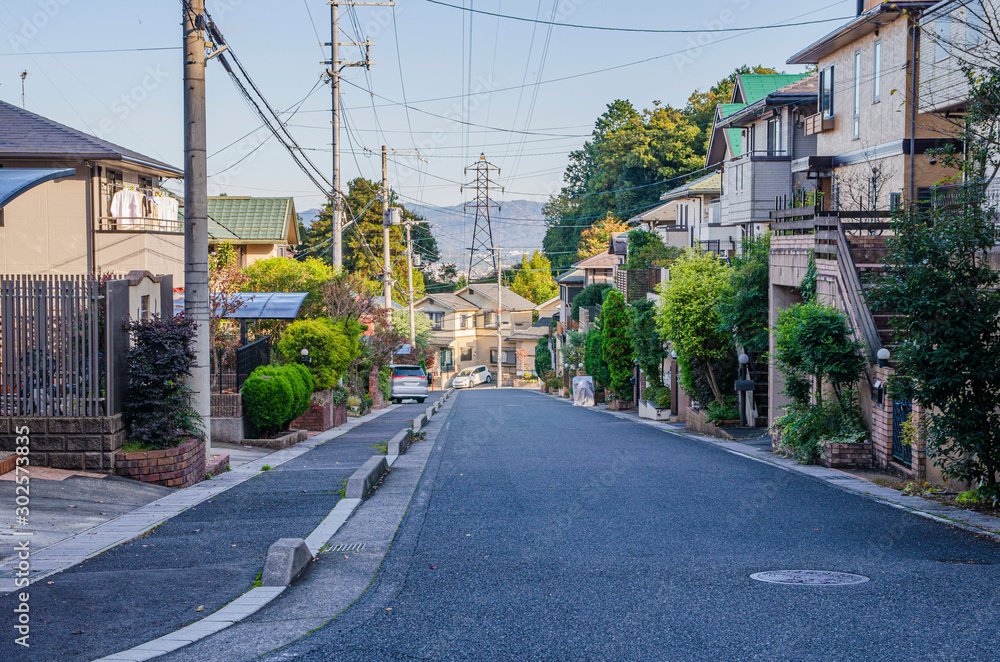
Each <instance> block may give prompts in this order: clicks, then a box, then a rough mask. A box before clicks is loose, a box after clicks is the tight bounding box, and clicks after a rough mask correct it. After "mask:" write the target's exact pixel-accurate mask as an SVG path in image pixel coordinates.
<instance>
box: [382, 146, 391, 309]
mask: <svg viewBox="0 0 1000 662" xmlns="http://www.w3.org/2000/svg"><path fill="white" fill-rule="evenodd" d="M391 229H392V217H391V216H390V213H389V157H388V155H387V152H386V147H385V145H382V270H383V272H384V273H383V275H382V296H383V297H384V298H385V301H384V302H383V303H384V304H385V309H386V310H388V311H390V314H391V313H392V255H391V253H390V251H389V231H390V230H391Z"/></svg>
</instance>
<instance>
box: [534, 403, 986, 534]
mask: <svg viewBox="0 0 1000 662" xmlns="http://www.w3.org/2000/svg"><path fill="white" fill-rule="evenodd" d="M540 395H541V394H540ZM547 397H554V398H555V399H557V400H565V399H564V398H559V397H558V396H553V395H549V396H547ZM565 402H566V404H567V405H569V406H572V405H573V403H572V401H570V400H565ZM590 409H591V410H592V411H598V412H601V413H604V414H609V415H611V416H615V417H617V418H620V419H623V420H630V421H633V422H636V423H640V424H642V425H648V426H651V427H655V428H659V429H661V430H663V431H664V432H671V433H673V434H676V435H679V436H682V437H687V438H688V439H694V440H697V441H702V442H707V443H710V444H714V445H716V446H719V447H721V448H724V449H725V450H727V451H729V452H730V453H735V454H737V455H743V456H744V457H747V458H750V459H752V460H756V461H758V462H765V463H767V464H772V465H775V466H777V467H778V468H780V469H784V470H785V471H792V472H795V473H799V474H804V475H807V476H812V477H813V478H817V479H819V480H823V481H826V482H828V483H829V484H830V485H832V486H834V487H837V488H839V489H842V490H845V491H848V492H854V493H856V494H861V495H864V496H866V497H868V498H870V499H874V500H875V501H879V502H881V503H883V504H885V505H888V506H891V507H893V508H899V509H901V510H906V511H908V512H910V513H913V514H914V515H917V516H919V517H925V518H928V519H932V520H935V521H938V522H941V523H943V524H948V525H951V526H956V527H959V528H962V529H965V530H967V531H971V532H973V533H977V534H980V535H985V536H987V537H989V538H991V539H993V540H996V541H998V542H1000V518H997V517H990V516H988V515H981V514H979V513H977V512H974V511H972V510H967V509H965V508H956V507H954V506H948V505H944V504H941V503H938V502H936V501H931V500H930V499H924V498H922V497H919V496H910V495H908V494H903V493H902V492H899V491H897V490H894V489H892V488H889V487H882V486H881V485H876V484H875V483H872V482H870V481H868V480H865V479H864V478H861V477H860V476H856V475H854V474H852V473H851V472H850V471H842V470H839V469H826V468H824V467H820V466H818V465H807V464H799V463H798V462H796V461H795V460H789V459H786V458H782V457H778V456H777V455H775V454H774V453H772V452H771V441H770V437H769V436H764V437H759V438H750V439H743V440H736V441H722V440H721V439H716V438H715V437H708V436H705V435H701V434H698V433H696V432H691V431H689V430H688V429H687V427H686V426H685V425H684V423H663V422H659V421H650V420H647V419H644V418H639V415H638V413H636V412H635V411H631V412H617V411H611V410H609V409H607V407H606V406H603V405H598V406H596V407H593V408H590Z"/></svg>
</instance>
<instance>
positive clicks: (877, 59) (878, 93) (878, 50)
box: [872, 39, 882, 103]
mask: <svg viewBox="0 0 1000 662" xmlns="http://www.w3.org/2000/svg"><path fill="white" fill-rule="evenodd" d="M872 66H873V69H872V103H878V102H879V101H880V100H881V98H882V40H881V39H879V40H878V41H876V42H875V53H874V62H873V63H872Z"/></svg>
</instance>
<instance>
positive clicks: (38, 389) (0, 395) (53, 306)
mask: <svg viewBox="0 0 1000 662" xmlns="http://www.w3.org/2000/svg"><path fill="white" fill-rule="evenodd" d="M101 298H102V297H101V292H100V283H98V282H97V281H95V280H92V279H90V278H89V277H87V276H55V275H51V276H2V277H0V415H2V416H80V417H89V416H101V415H103V414H104V410H105V406H104V388H105V384H104V381H105V374H104V369H103V364H104V361H103V346H102V342H103V338H102V335H103V333H102V327H103V323H104V320H103V315H102V301H101Z"/></svg>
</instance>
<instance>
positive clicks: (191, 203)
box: [181, 0, 212, 458]
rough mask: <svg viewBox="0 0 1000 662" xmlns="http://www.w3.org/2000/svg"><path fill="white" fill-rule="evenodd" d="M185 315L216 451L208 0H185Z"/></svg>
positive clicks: (194, 383)
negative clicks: (210, 336) (207, 95)
mask: <svg viewBox="0 0 1000 662" xmlns="http://www.w3.org/2000/svg"><path fill="white" fill-rule="evenodd" d="M181 7H182V13H183V15H184V23H183V25H184V316H185V317H186V318H187V319H189V320H191V321H193V322H194V323H195V324H196V325H197V330H196V331H195V338H194V354H195V365H194V367H192V368H191V376H190V377H188V379H187V380H186V381H187V384H188V386H189V387H190V388H191V391H192V397H191V400H192V406H193V408H194V410H195V411H196V412H197V413H198V415H199V416H201V421H202V425H203V426H204V434H205V457H206V458H208V457H209V455H210V453H211V450H212V425H211V414H212V400H211V381H210V380H211V375H210V374H209V373H210V368H209V365H210V357H209V346H208V327H209V323H210V322H211V315H210V311H209V294H208V159H207V157H208V155H207V151H206V149H207V137H206V119H205V61H206V55H205V0H184V1H183V3H182V5H181Z"/></svg>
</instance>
